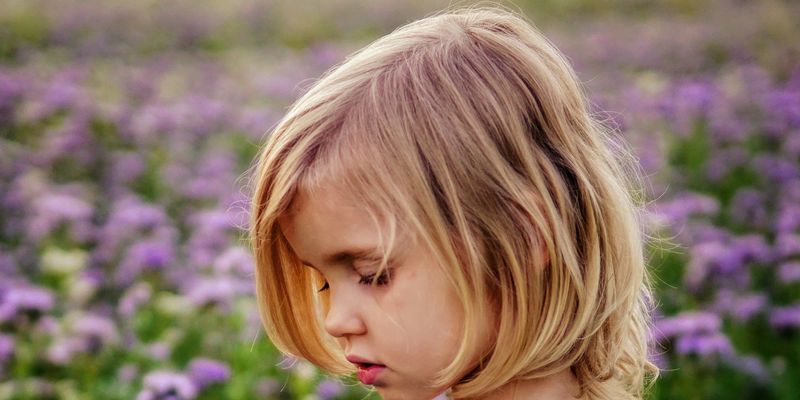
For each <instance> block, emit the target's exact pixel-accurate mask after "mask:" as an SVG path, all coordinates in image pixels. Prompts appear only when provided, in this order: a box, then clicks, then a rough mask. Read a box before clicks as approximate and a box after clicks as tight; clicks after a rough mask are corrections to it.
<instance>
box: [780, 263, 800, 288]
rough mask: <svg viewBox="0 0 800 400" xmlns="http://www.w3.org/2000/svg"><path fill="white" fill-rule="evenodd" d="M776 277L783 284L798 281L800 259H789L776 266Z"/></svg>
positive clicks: (799, 278)
mask: <svg viewBox="0 0 800 400" xmlns="http://www.w3.org/2000/svg"><path fill="white" fill-rule="evenodd" d="M778 279H779V280H780V281H781V282H783V283H785V284H791V283H796V282H800V261H790V262H787V263H783V264H781V265H780V266H778Z"/></svg>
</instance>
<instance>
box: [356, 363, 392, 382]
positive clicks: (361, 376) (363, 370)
mask: <svg viewBox="0 0 800 400" xmlns="http://www.w3.org/2000/svg"><path fill="white" fill-rule="evenodd" d="M385 369H386V367H385V366H383V365H370V366H367V367H364V366H363V365H360V364H359V366H358V380H359V381H361V383H363V384H365V385H372V384H373V383H375V381H377V380H378V375H380V373H381V372H383V370H385Z"/></svg>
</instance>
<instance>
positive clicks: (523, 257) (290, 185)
mask: <svg viewBox="0 0 800 400" xmlns="http://www.w3.org/2000/svg"><path fill="white" fill-rule="evenodd" d="M614 133H615V132H614V131H613V130H612V129H611V128H609V127H607V126H605V125H604V124H603V123H602V122H600V121H599V120H597V119H595V118H594V117H593V115H592V114H591V113H590V112H589V109H588V105H587V100H586V95H585V93H584V91H583V88H582V87H581V85H580V83H579V81H578V79H577V77H576V75H575V73H574V71H573V70H572V67H571V66H570V64H569V63H568V62H567V60H566V59H565V58H564V56H563V55H562V54H561V53H560V52H559V51H558V50H557V49H556V48H555V46H554V45H552V44H551V43H550V42H549V41H548V40H547V39H546V38H545V37H544V36H543V35H542V34H541V33H540V32H539V31H538V30H536V28H534V26H533V25H532V24H531V23H530V22H529V21H527V20H526V19H525V18H524V17H522V16H519V15H516V14H515V13H512V12H509V11H506V10H504V9H501V8H495V7H468V8H461V9H455V10H447V11H443V12H441V13H438V14H434V15H431V16H429V17H427V18H424V19H421V20H418V21H415V22H412V23H410V24H407V25H405V26H403V27H400V28H398V29H397V30H395V31H394V32H392V33H390V34H389V35H387V36H384V37H382V38H380V39H378V40H376V41H375V42H373V43H372V44H370V45H369V46H367V47H365V48H363V49H361V50H359V51H358V52H356V53H354V54H353V55H351V56H350V57H348V58H347V59H345V60H344V61H343V62H342V63H340V64H339V65H336V66H334V67H333V68H331V69H330V70H329V71H328V72H326V74H324V75H323V77H322V78H321V79H320V80H318V81H317V82H316V84H315V85H314V86H313V87H311V88H310V89H309V90H308V91H307V92H306V93H305V94H304V95H303V96H302V97H301V98H300V99H298V100H297V101H296V102H295V103H294V104H293V105H292V107H291V108H290V109H289V110H288V112H287V114H286V115H285V116H284V118H283V119H282V120H281V121H280V123H279V124H278V125H277V126H276V127H275V129H274V130H273V132H272V133H271V135H270V136H269V137H268V140H267V141H266V144H265V145H264V147H263V149H262V151H261V153H260V156H259V158H258V160H257V165H256V166H255V167H256V171H255V174H254V176H253V179H254V180H255V188H254V191H253V196H252V204H251V207H252V210H251V211H252V213H251V224H250V230H251V232H250V233H251V239H252V242H251V245H252V249H253V252H254V255H255V261H256V270H255V281H256V294H257V300H258V305H259V312H260V315H261V318H262V321H263V323H264V327H265V330H266V332H267V334H268V336H269V338H270V339H271V340H272V342H273V343H274V344H275V346H276V347H277V348H278V349H279V350H280V351H282V352H284V353H287V354H291V355H294V356H296V357H301V358H304V359H307V360H309V361H310V362H312V363H314V364H316V365H318V366H319V367H321V368H322V369H324V370H326V371H327V372H329V373H333V374H339V375H341V374H348V373H351V372H353V367H352V365H351V364H350V363H348V362H346V360H345V359H344V355H343V354H342V351H341V349H340V348H339V347H338V345H337V344H336V342H335V341H334V340H333V339H332V338H331V337H330V336H329V335H328V334H327V333H326V332H325V331H324V328H323V326H324V325H323V324H324V316H325V313H326V312H327V310H328V304H329V297H328V294H327V293H326V292H323V293H317V292H316V290H314V289H317V288H318V287H319V285H320V283H321V277H320V276H319V275H318V273H316V272H315V271H313V270H310V269H308V268H304V267H302V265H301V263H300V261H299V259H298V258H297V256H296V255H295V254H293V253H292V251H291V248H290V247H289V245H288V243H287V242H286V239H285V238H284V237H283V234H282V233H281V232H280V229H279V227H278V224H277V219H278V218H279V217H281V216H282V215H286V213H287V212H289V210H290V207H291V204H292V201H293V199H294V198H295V196H296V194H297V193H298V191H300V190H305V191H309V192H313V190H314V189H315V188H316V187H318V186H319V185H321V184H323V183H324V184H326V185H327V184H332V183H334V184H336V185H337V186H340V187H346V188H347V189H348V193H349V194H351V195H353V196H354V197H356V198H358V199H359V200H361V201H362V202H363V204H364V205H365V206H366V209H367V211H368V212H369V213H370V215H371V216H372V217H373V219H374V221H375V222H376V224H379V223H380V224H385V225H386V226H388V227H389V229H388V235H387V236H388V238H387V239H386V240H385V243H386V246H387V248H392V246H393V245H394V242H395V241H396V239H397V232H398V231H401V232H413V233H414V235H415V237H416V238H418V239H419V240H421V241H422V242H423V243H424V244H425V245H427V246H428V247H429V248H430V249H431V250H432V251H433V253H434V256H435V257H436V259H437V260H438V263H439V265H441V266H443V267H444V269H445V271H446V274H447V276H448V277H449V279H450V280H451V282H452V284H453V285H454V287H455V288H456V292H457V293H458V296H459V297H460V298H461V301H462V305H463V308H464V315H465V318H466V320H465V326H466V329H465V332H464V336H463V340H462V342H461V347H460V350H459V352H458V355H457V356H456V357H455V359H454V360H453V362H452V364H451V365H450V366H449V367H447V368H445V369H444V370H443V371H442V373H441V375H440V376H438V377H437V379H436V382H435V384H436V385H437V386H440V385H441V386H447V385H453V386H452V388H451V390H452V394H453V396H455V397H456V398H480V397H482V396H484V395H486V394H487V393H489V392H492V391H494V390H495V389H497V388H498V387H500V386H503V385H504V384H506V383H508V382H510V381H511V380H515V379H529V378H538V377H544V376H548V375H551V374H554V373H557V372H559V371H562V370H564V369H567V368H571V369H572V371H573V372H574V373H575V375H576V377H577V378H578V380H579V382H580V383H581V387H582V391H583V393H584V394H585V395H586V396H587V397H589V398H614V399H620V398H639V397H641V395H642V390H643V387H644V383H645V380H646V376H647V375H648V374H649V375H650V376H652V377H653V378H655V376H657V375H658V371H657V369H656V368H655V366H654V365H653V364H652V363H651V362H650V361H649V360H648V352H647V337H648V328H649V324H650V321H649V308H650V306H651V302H650V301H651V294H650V287H649V279H648V274H647V270H646V265H645V259H644V252H643V250H644V240H645V239H646V237H645V236H644V231H643V229H642V228H643V225H642V222H643V219H642V218H641V214H640V212H641V211H642V209H643V206H644V204H642V203H643V200H642V196H643V192H642V191H640V188H641V186H640V185H641V179H642V175H641V173H640V172H639V170H638V169H637V162H636V159H635V157H634V156H633V155H632V152H631V151H630V149H628V148H627V147H625V145H624V142H623V141H621V140H616V139H615V138H614V137H613V136H614ZM381 240H382V242H384V238H381ZM384 267H385V265H384ZM486 300H489V301H488V302H487V301H486ZM487 304H490V305H491V307H493V308H494V309H493V310H489V309H487V307H489V306H487ZM486 313H494V314H496V315H497V323H498V326H497V330H496V337H495V343H502V345H501V346H493V347H492V348H491V349H490V351H489V352H488V353H486V354H481V355H479V358H478V359H476V358H475V355H474V354H472V353H471V349H473V348H474V347H475V344H476V343H478V342H479V341H480V339H481V338H479V337H477V334H476V332H478V329H477V328H476V326H477V324H478V323H479V322H480V321H481V319H480V318H479V317H478V316H479V315H484V314H486Z"/></svg>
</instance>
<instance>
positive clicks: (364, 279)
mask: <svg viewBox="0 0 800 400" xmlns="http://www.w3.org/2000/svg"><path fill="white" fill-rule="evenodd" d="M375 275H376V274H369V275H360V277H361V278H360V279H359V281H358V283H359V284H360V285H372V281H373V280H375V285H377V286H386V285H388V284H389V282H390V279H391V272H390V271H389V270H388V269H387V270H384V271H383V272H382V273H381V274H380V275H379V276H378V277H377V279H376V278H375ZM328 289H330V285H328V281H325V284H324V285H322V288H321V289H320V290H318V291H317V293H319V292H322V291H324V290H328Z"/></svg>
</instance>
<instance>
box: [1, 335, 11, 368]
mask: <svg viewBox="0 0 800 400" xmlns="http://www.w3.org/2000/svg"><path fill="white" fill-rule="evenodd" d="M13 355H14V337H13V336H9V335H3V334H0V365H2V364H3V363H4V362H6V361H8V360H9V359H10V358H11V356H13Z"/></svg>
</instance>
